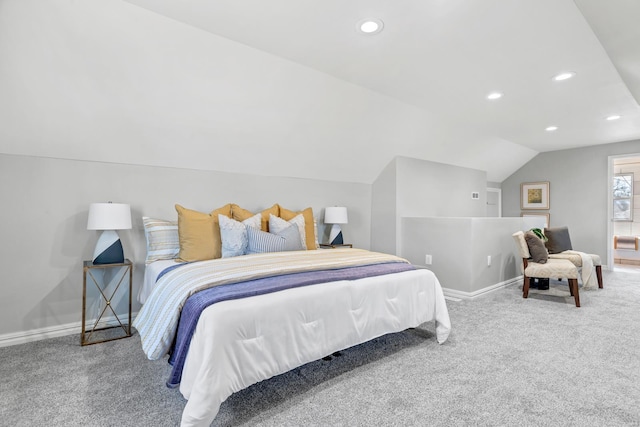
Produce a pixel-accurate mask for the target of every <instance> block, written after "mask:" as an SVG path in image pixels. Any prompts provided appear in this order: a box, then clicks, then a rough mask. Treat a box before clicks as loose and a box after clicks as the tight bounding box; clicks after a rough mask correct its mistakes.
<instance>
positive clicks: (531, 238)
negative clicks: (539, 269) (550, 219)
mask: <svg viewBox="0 0 640 427" xmlns="http://www.w3.org/2000/svg"><path fill="white" fill-rule="evenodd" d="M524 240H525V241H526V242H527V247H528V248H529V254H531V261H533V262H537V263H538V264H546V262H547V260H548V259H549V254H548V253H547V248H545V247H544V242H543V241H542V240H541V239H540V238H539V237H538V236H536V235H535V234H534V233H533V231H527V232H526V233H524Z"/></svg>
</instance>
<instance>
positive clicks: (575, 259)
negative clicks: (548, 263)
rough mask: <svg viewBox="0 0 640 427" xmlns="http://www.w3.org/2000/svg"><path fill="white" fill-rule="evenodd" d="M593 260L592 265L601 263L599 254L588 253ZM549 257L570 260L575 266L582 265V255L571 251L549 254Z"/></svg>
mask: <svg viewBox="0 0 640 427" xmlns="http://www.w3.org/2000/svg"><path fill="white" fill-rule="evenodd" d="M588 255H589V256H590V257H591V259H592V260H593V265H595V266H598V265H602V260H601V259H600V255H596V254H588ZM549 259H566V260H569V261H571V263H573V265H575V266H576V267H582V257H581V256H580V255H579V254H576V253H572V252H560V253H559V254H549Z"/></svg>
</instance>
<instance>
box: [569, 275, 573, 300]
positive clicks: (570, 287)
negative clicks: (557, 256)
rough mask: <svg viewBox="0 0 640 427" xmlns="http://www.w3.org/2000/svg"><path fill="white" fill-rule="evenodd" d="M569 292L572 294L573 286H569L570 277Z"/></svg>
mask: <svg viewBox="0 0 640 427" xmlns="http://www.w3.org/2000/svg"><path fill="white" fill-rule="evenodd" d="M569 293H570V294H571V296H573V286H571V279H569Z"/></svg>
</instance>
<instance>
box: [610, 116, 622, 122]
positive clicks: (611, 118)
mask: <svg viewBox="0 0 640 427" xmlns="http://www.w3.org/2000/svg"><path fill="white" fill-rule="evenodd" d="M620 117H621V116H619V115H617V114H614V115H612V116H609V117H607V120H609V121H610V122H611V121H613V120H618V119H619V118H620Z"/></svg>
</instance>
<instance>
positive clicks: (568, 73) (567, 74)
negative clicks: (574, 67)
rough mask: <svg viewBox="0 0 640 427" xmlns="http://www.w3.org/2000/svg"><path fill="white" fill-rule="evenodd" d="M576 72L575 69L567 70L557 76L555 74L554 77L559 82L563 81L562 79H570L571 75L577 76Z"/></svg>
mask: <svg viewBox="0 0 640 427" xmlns="http://www.w3.org/2000/svg"><path fill="white" fill-rule="evenodd" d="M575 75H576V73H574V72H573V71H567V72H565V73H560V74H558V75H557V76H555V77H554V78H553V80H555V81H557V82H561V81H562V80H567V79H570V78H571V77H573V76H575Z"/></svg>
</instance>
